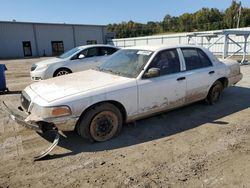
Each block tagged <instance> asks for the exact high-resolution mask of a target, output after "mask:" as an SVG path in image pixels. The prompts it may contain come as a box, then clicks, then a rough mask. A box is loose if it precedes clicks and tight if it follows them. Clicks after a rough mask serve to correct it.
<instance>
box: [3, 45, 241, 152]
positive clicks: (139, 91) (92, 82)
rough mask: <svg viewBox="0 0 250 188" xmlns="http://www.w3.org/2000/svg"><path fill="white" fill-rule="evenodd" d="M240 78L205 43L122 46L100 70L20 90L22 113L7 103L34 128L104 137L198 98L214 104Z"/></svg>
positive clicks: (229, 63) (19, 119)
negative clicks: (135, 122) (166, 45)
mask: <svg viewBox="0 0 250 188" xmlns="http://www.w3.org/2000/svg"><path fill="white" fill-rule="evenodd" d="M241 79H242V74H241V73H240V66H239V64H238V63H237V62H236V61H231V60H227V61H221V60H218V59H217V58H216V57H215V56H214V55H213V54H212V53H211V52H209V51H208V50H207V49H205V48H201V47H197V46H172V47H165V46H163V47H162V46H161V47H160V46H142V47H138V46H137V47H130V48H125V49H122V50H119V51H118V52H116V53H115V54H113V55H112V56H111V57H110V58H109V60H108V61H106V62H104V63H103V64H102V65H101V66H100V67H99V68H98V69H96V70H87V71H82V72H78V73H74V74H70V75H65V76H62V77H57V78H53V79H49V80H45V81H41V82H37V83H34V84H31V85H30V86H28V87H27V88H26V89H25V90H24V91H23V92H22V96H21V99H22V100H21V103H22V106H21V107H19V110H22V111H23V115H22V116H20V112H19V113H15V111H13V110H11V109H10V108H8V107H7V106H6V107H7V110H8V111H9V113H10V114H11V117H12V118H13V119H14V120H16V121H17V122H19V123H20V124H23V125H26V126H28V127H31V128H35V129H36V130H42V131H45V130H50V129H53V128H56V129H59V130H73V129H75V130H76V131H77V133H78V134H79V135H80V136H82V137H83V138H86V139H89V140H92V141H106V140H109V139H111V138H112V137H114V136H115V135H117V134H118V133H119V132H120V131H121V129H122V125H123V124H124V123H127V122H131V121H135V120H138V119H141V118H144V117H147V116H152V115H153V114H156V113H159V112H162V111H167V110H171V109H174V108H176V107H180V106H183V105H187V104H190V103H193V102H196V101H199V100H206V101H207V102H208V103H209V104H214V103H216V102H217V101H218V100H219V98H220V96H221V94H222V91H223V89H224V88H226V87H229V86H232V85H234V84H236V83H237V82H239V81H240V80H241ZM17 114H19V115H17ZM50 149H51V148H50Z"/></svg>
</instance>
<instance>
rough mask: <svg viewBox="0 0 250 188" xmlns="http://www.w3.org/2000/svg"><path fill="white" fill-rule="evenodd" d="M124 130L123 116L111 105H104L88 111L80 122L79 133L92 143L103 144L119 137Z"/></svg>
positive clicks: (77, 128)
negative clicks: (122, 129)
mask: <svg viewBox="0 0 250 188" xmlns="http://www.w3.org/2000/svg"><path fill="white" fill-rule="evenodd" d="M121 128H122V114H121V112H120V110H119V109H118V108H117V107H116V106H114V105H113V104H110V103H103V104H100V105H97V106H95V107H93V108H91V109H90V110H88V111H87V112H86V113H85V114H84V116H83V117H82V118H81V119H80V120H79V123H78V125H77V127H76V130H77V133H78V134H79V135H80V136H82V137H83V138H86V139H89V140H91V141H98V142H103V141H107V140H109V139H111V138H113V137H114V136H116V135H118V134H119V132H120V131H121Z"/></svg>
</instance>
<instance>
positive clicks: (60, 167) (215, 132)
mask: <svg viewBox="0 0 250 188" xmlns="http://www.w3.org/2000/svg"><path fill="white" fill-rule="evenodd" d="M38 60H41V59H24V60H2V61H0V64H1V63H4V64H6V65H7V68H8V71H7V72H6V74H7V84H8V87H9V89H10V90H11V93H10V94H7V95H0V101H7V102H12V104H15V105H18V103H19V95H20V94H19V92H20V90H22V89H24V88H25V86H27V85H28V84H30V83H31V82H30V78H29V69H30V66H31V64H32V63H33V62H36V61H38ZM241 68H242V72H243V74H244V79H243V80H242V81H241V82H240V83H239V84H237V86H235V87H231V88H228V89H226V90H225V91H224V94H223V97H222V99H221V101H220V102H219V103H218V104H216V105H213V106H209V105H207V104H205V103H204V102H198V103H195V104H192V105H189V106H186V107H183V108H180V109H177V110H174V111H171V112H168V113H163V114H161V115H159V116H155V117H152V118H148V119H144V120H141V121H138V122H137V123H136V124H129V125H125V126H124V128H123V131H122V133H121V135H119V136H118V137H116V138H115V139H112V140H110V141H108V142H105V143H89V142H87V141H85V140H84V139H82V138H81V137H79V136H78V135H77V134H76V133H74V132H65V133H64V134H65V135H66V137H61V140H60V142H59V145H58V146H57V147H56V148H55V149H54V150H53V151H52V153H51V155H50V156H49V157H48V158H47V159H46V160H41V161H37V162H34V161H33V160H32V156H34V155H36V154H38V153H39V152H40V151H42V150H43V149H45V148H46V147H47V146H48V143H49V141H51V136H50V135H45V136H41V135H39V134H37V133H36V132H33V131H31V130H27V129H25V128H23V127H21V126H20V125H17V124H16V123H14V122H13V121H12V120H10V118H9V117H8V116H7V115H6V113H5V111H4V110H3V108H2V106H1V107H0V108H1V109H0V187H6V188H7V187H18V188H19V187H218V188H221V187H245V188H247V187H250V178H249V176H250V115H249V114H250V108H249V107H250V66H249V65H245V66H242V67H241Z"/></svg>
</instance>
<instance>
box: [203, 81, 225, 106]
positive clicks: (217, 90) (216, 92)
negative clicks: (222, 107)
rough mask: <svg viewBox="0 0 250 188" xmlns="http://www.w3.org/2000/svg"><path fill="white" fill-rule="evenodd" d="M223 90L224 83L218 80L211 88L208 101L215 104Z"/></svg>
mask: <svg viewBox="0 0 250 188" xmlns="http://www.w3.org/2000/svg"><path fill="white" fill-rule="evenodd" d="M222 91H223V85H222V83H221V82H220V81H216V82H215V83H214V84H213V86H212V87H211V88H210V90H209V92H208V95H207V99H206V101H207V103H208V104H210V105H213V104H215V103H217V102H218V101H219V99H220V97H221V94H222Z"/></svg>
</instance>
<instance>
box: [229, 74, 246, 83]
mask: <svg viewBox="0 0 250 188" xmlns="http://www.w3.org/2000/svg"><path fill="white" fill-rule="evenodd" d="M242 78H243V75H242V74H241V73H240V74H237V75H234V76H231V77H229V78H228V86H232V85H235V84H237V83H238V82H239V81H240V80H241V79H242Z"/></svg>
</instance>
